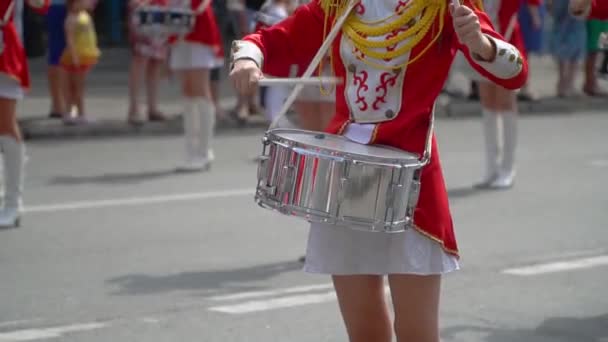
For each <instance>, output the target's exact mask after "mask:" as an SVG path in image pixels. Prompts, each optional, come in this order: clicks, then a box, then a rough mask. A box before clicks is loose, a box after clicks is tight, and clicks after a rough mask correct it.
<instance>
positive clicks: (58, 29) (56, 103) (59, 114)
mask: <svg viewBox="0 0 608 342" xmlns="http://www.w3.org/2000/svg"><path fill="white" fill-rule="evenodd" d="M66 15H67V10H66V7H65V0H51V7H50V8H49V10H48V13H47V15H46V25H47V34H48V58H47V64H48V68H47V78H48V88H49V94H50V96H51V111H50V113H49V117H50V118H54V119H61V118H63V117H64V116H65V115H66V114H67V111H68V108H67V103H66V84H65V82H66V79H65V78H66V75H65V71H64V69H63V68H62V67H61V66H60V65H59V59H60V58H61V54H62V53H63V50H64V49H65V44H66V43H65V29H64V23H65V17H66Z"/></svg>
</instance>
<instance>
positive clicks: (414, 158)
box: [265, 128, 421, 167]
mask: <svg viewBox="0 0 608 342" xmlns="http://www.w3.org/2000/svg"><path fill="white" fill-rule="evenodd" d="M283 132H299V133H311V134H324V135H327V136H333V137H339V138H345V137H344V136H343V135H338V134H332V133H326V132H315V131H309V130H304V129H295V128H275V129H271V130H269V131H267V132H266V134H265V137H266V138H268V137H270V136H274V137H276V138H277V139H278V140H281V141H288V142H290V143H292V144H293V147H299V148H302V147H306V145H305V144H302V143H300V142H298V141H294V140H291V139H288V138H285V137H281V136H279V135H278V133H283ZM355 143H356V142H355ZM373 146H376V147H381V148H387V149H391V150H395V151H399V152H402V153H406V154H408V155H409V156H410V157H409V158H403V159H400V158H393V157H391V158H387V157H377V156H369V155H364V154H359V153H351V152H343V151H337V150H332V149H328V148H323V147H315V149H317V150H321V151H325V152H331V155H327V156H321V155H319V156H321V157H323V158H324V159H339V160H345V161H357V162H364V163H367V164H375V165H387V164H391V165H393V166H395V167H416V166H421V161H420V155H419V154H416V153H412V152H409V151H405V150H401V149H398V148H396V147H393V146H388V145H380V144H374V145H373ZM307 152H308V151H307ZM310 154H313V153H310ZM336 155H337V156H336ZM357 157H359V158H357Z"/></svg>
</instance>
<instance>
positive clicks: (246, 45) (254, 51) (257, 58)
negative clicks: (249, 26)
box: [230, 40, 264, 69]
mask: <svg viewBox="0 0 608 342" xmlns="http://www.w3.org/2000/svg"><path fill="white" fill-rule="evenodd" d="M239 59H250V60H252V61H254V62H255V63H256V64H257V65H258V67H259V68H260V69H261V68H262V63H264V55H263V54H262V50H260V48H259V47H258V46H257V45H255V44H254V43H252V42H248V41H244V40H235V41H234V42H232V62H231V63H230V68H231V69H232V66H234V62H236V61H238V60H239Z"/></svg>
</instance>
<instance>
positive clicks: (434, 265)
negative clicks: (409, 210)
mask: <svg viewBox="0 0 608 342" xmlns="http://www.w3.org/2000/svg"><path fill="white" fill-rule="evenodd" d="M458 269H459V265H458V259H457V258H456V257H455V256H454V255H451V254H448V253H446V252H445V251H444V250H443V248H442V247H441V245H439V243H437V242H435V241H433V240H431V239H429V238H428V237H426V236H424V235H422V234H421V233H419V232H418V231H416V230H414V229H410V230H407V231H405V232H403V233H381V232H365V231H357V230H353V229H350V228H347V227H338V226H334V225H327V224H319V223H312V224H311V227H310V233H309V236H308V246H307V250H306V263H305V265H304V271H306V272H309V273H321V274H331V275H356V274H360V275H388V274H416V275H432V274H445V273H449V272H452V271H456V270H458Z"/></svg>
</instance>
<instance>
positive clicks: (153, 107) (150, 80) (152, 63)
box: [146, 59, 166, 121]
mask: <svg viewBox="0 0 608 342" xmlns="http://www.w3.org/2000/svg"><path fill="white" fill-rule="evenodd" d="M161 67H162V62H161V61H158V60H155V59H149V60H148V65H147V68H146V100H147V104H148V120H150V121H163V120H165V119H166V118H165V116H164V115H163V114H162V113H161V112H160V111H159V110H158V87H159V85H160V73H161Z"/></svg>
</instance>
